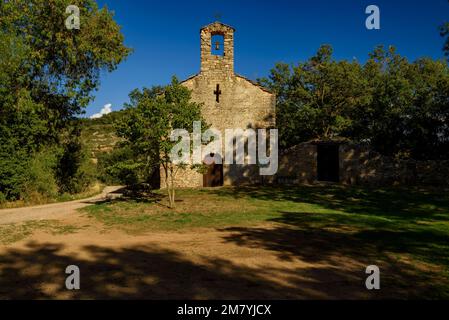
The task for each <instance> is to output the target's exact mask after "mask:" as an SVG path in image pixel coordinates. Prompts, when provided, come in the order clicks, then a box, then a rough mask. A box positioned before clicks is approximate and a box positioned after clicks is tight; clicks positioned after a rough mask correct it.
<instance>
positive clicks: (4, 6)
mask: <svg viewBox="0 0 449 320" xmlns="http://www.w3.org/2000/svg"><path fill="white" fill-rule="evenodd" d="M71 4H75V5H77V6H78V7H79V8H80V11H81V12H80V13H81V29H80V30H68V29H67V28H66V26H65V23H64V22H65V19H66V17H67V14H66V13H65V10H66V7H67V6H68V5H71ZM0 17H1V19H0V193H4V194H6V198H7V199H18V198H20V197H21V194H22V193H23V190H22V189H23V188H22V186H23V184H24V181H26V177H27V167H28V160H29V159H30V158H32V157H34V155H35V154H37V153H39V151H40V150H41V149H42V148H47V147H49V146H50V145H51V144H58V143H59V142H60V141H59V140H60V138H61V131H63V130H66V129H67V127H68V126H70V125H71V124H74V123H75V122H73V121H71V120H72V119H73V118H74V117H75V116H77V115H79V114H80V113H82V112H83V109H84V107H85V106H87V104H88V103H89V101H90V100H91V99H92V95H91V94H92V92H93V91H94V90H95V89H96V88H98V85H99V74H100V71H101V70H106V71H113V70H114V69H115V68H116V66H117V65H118V64H119V63H120V62H121V61H122V60H123V59H124V58H126V56H127V55H128V54H129V53H130V52H131V51H130V49H129V48H127V47H125V45H124V44H123V35H122V34H121V32H120V27H119V26H118V25H117V24H116V23H115V21H114V20H113V16H112V13H111V12H109V11H108V10H107V9H105V8H104V9H99V8H98V6H97V4H96V3H95V1H93V0H78V1H71V0H70V1H69V0H11V1H1V2H0ZM75 139H76V138H75Z"/></svg>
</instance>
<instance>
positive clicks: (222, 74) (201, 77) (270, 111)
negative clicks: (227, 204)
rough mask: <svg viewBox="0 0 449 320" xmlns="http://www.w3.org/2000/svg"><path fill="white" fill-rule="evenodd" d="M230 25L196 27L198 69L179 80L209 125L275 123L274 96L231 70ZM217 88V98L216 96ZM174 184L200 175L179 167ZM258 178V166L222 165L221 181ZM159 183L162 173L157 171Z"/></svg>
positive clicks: (198, 181)
mask: <svg viewBox="0 0 449 320" xmlns="http://www.w3.org/2000/svg"><path fill="white" fill-rule="evenodd" d="M234 32H235V30H234V28H232V27H230V26H227V25H225V24H222V23H220V22H215V23H212V24H210V25H208V26H205V27H203V28H202V29H201V31H200V38H201V71H200V73H199V74H197V75H195V76H193V77H190V78H189V79H187V80H185V81H183V82H182V85H184V86H185V87H187V88H188V89H190V90H191V91H192V100H193V101H195V102H198V103H202V104H203V109H202V115H203V117H204V118H205V120H206V122H207V123H208V124H210V125H211V127H212V128H215V129H218V130H220V131H221V132H222V135H223V138H224V130H225V129H244V130H245V129H247V128H253V129H264V128H274V126H275V107H276V98H275V95H274V94H272V93H271V92H270V91H268V90H267V89H265V88H263V87H261V86H259V85H257V84H256V83H253V82H252V81H250V80H248V79H246V78H245V77H243V76H240V75H237V74H235V73H234ZM215 35H219V36H221V37H222V39H223V42H222V44H221V45H222V46H224V48H223V53H222V55H218V54H214V53H213V45H214V44H213V43H212V38H213V36H215ZM217 92H219V94H218V98H217ZM176 180H177V181H176V184H177V186H178V187H202V186H203V175H202V174H199V173H197V172H195V171H192V170H183V171H181V172H179V173H178V175H177V178H176ZM260 181H261V177H260V176H259V170H258V168H257V167H256V166H254V165H253V166H251V165H235V164H234V165H224V166H223V183H224V185H241V184H253V183H258V182H260ZM161 186H164V174H163V172H161Z"/></svg>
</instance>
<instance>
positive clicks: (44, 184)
mask: <svg viewBox="0 0 449 320" xmlns="http://www.w3.org/2000/svg"><path fill="white" fill-rule="evenodd" d="M60 152H61V150H59V149H58V148H49V149H47V150H43V151H40V152H39V153H37V154H36V155H35V156H34V157H32V158H31V159H30V161H29V165H28V170H27V171H28V175H27V179H26V181H25V183H24V189H23V192H22V193H23V194H24V195H25V200H28V201H30V200H31V199H30V198H29V197H33V196H35V197H36V196H37V197H44V198H46V199H54V198H55V197H57V195H58V191H59V189H58V185H57V182H56V179H55V170H56V167H57V160H58V154H59V153H60Z"/></svg>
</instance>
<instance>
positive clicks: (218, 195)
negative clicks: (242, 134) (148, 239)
mask: <svg viewBox="0 0 449 320" xmlns="http://www.w3.org/2000/svg"><path fill="white" fill-rule="evenodd" d="M166 204H167V202H166V199H165V198H164V197H163V193H160V194H157V195H155V196H153V197H150V198H140V199H134V200H132V199H122V200H118V201H114V202H108V203H103V204H98V205H94V206H91V207H88V208H86V209H84V210H86V212H87V213H88V215H89V216H90V217H92V218H95V219H98V220H99V221H101V222H103V223H104V224H105V225H106V226H109V227H113V228H120V229H122V230H124V231H126V232H129V233H131V234H139V233H145V232H151V231H177V232H182V231H187V230H191V229H195V228H215V229H220V230H232V231H236V232H240V236H236V237H235V238H233V239H229V241H234V242H238V241H240V242H239V243H242V241H243V242H245V241H250V240H251V241H252V243H253V244H254V243H257V244H258V245H260V246H264V247H266V248H267V249H272V250H279V251H282V252H284V253H285V254H286V256H288V255H290V256H292V257H300V258H301V257H304V256H305V254H306V252H309V254H313V252H316V253H318V252H319V255H321V256H323V255H326V254H330V253H335V252H336V251H337V252H339V254H341V255H343V256H351V257H357V258H360V257H362V258H363V259H366V260H367V262H368V261H369V260H370V259H373V257H375V258H377V259H381V260H386V259H392V257H395V259H397V260H398V261H400V260H404V259H406V260H407V261H409V264H410V265H420V266H421V268H419V269H420V270H422V269H423V268H424V269H425V270H428V271H429V274H428V275H425V274H424V273H425V272H424V271H421V272H424V273H423V277H424V278H423V279H424V281H427V280H429V279H430V278H431V281H435V282H440V284H439V285H438V289H437V290H436V291H435V290H434V291H433V293H432V294H433V295H435V296H437V297H441V296H444V297H449V281H448V279H449V196H448V192H447V190H446V191H430V190H427V189H393V188H392V189H369V188H347V187H342V186H317V187H285V188H271V187H262V188H257V187H246V188H219V189H201V190H180V191H179V192H178V202H177V207H176V209H168V208H167V207H166ZM260 225H267V226H271V228H272V229H271V231H270V232H267V231H266V230H265V231H264V229H257V226H260ZM362 258H360V259H362ZM423 266H424V267H423ZM435 274H437V275H438V280H437V279H436V278H435ZM426 277H427V278H426ZM429 277H430V278H429ZM426 279H427V280H426Z"/></svg>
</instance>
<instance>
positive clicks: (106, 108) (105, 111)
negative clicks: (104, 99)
mask: <svg viewBox="0 0 449 320" xmlns="http://www.w3.org/2000/svg"><path fill="white" fill-rule="evenodd" d="M111 112H112V104H110V103H108V104H106V105H104V107H103V108H102V109H101V111H100V113H96V114H94V115H93V116H91V117H90V118H91V119H98V118H101V117H102V116H104V115H107V114H109V113H111Z"/></svg>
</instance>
